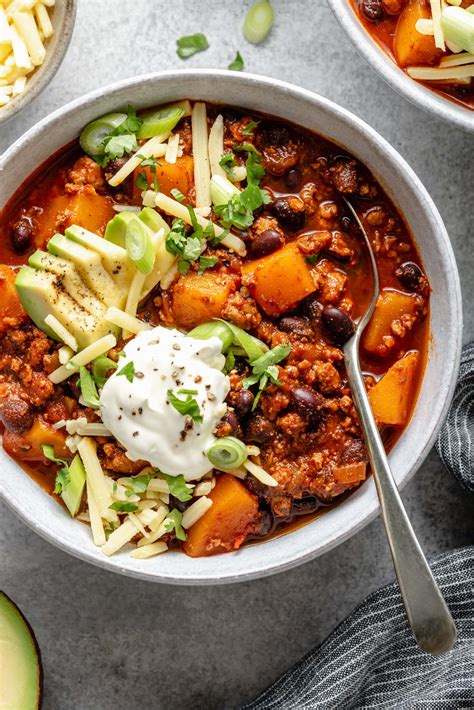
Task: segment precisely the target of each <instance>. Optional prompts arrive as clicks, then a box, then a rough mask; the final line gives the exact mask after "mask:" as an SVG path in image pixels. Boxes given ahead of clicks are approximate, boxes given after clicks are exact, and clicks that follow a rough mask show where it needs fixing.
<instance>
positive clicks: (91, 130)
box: [79, 113, 127, 156]
mask: <svg viewBox="0 0 474 710" xmlns="http://www.w3.org/2000/svg"><path fill="white" fill-rule="evenodd" d="M126 118H127V114H126V113H108V114H106V115H105V116H101V118H97V119H96V120H95V121H92V122H91V123H88V124H87V126H86V127H85V128H83V129H82V131H81V135H80V136H79V143H80V146H81V148H82V150H83V151H84V153H87V155H91V156H100V155H104V152H105V148H104V140H105V139H106V138H107V136H108V135H109V133H112V131H113V130H114V128H117V126H120V124H121V123H123V122H124V121H125V120H126Z"/></svg>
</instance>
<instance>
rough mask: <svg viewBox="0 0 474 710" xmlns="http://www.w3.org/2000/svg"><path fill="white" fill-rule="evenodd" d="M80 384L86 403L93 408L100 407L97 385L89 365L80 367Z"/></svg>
mask: <svg viewBox="0 0 474 710" xmlns="http://www.w3.org/2000/svg"><path fill="white" fill-rule="evenodd" d="M79 386H80V388H81V396H82V399H83V400H84V402H85V404H86V405H87V406H88V407H91V408H92V409H98V408H99V406H100V403H99V395H98V393H97V387H96V386H95V382H94V380H93V379H92V375H91V373H90V372H89V370H88V369H87V367H81V368H79Z"/></svg>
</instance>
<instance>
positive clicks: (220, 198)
mask: <svg viewBox="0 0 474 710" xmlns="http://www.w3.org/2000/svg"><path fill="white" fill-rule="evenodd" d="M239 194H240V190H239V189H238V188H237V187H235V185H233V184H232V183H231V181H230V180H228V179H227V178H226V177H223V176H222V175H213V176H212V178H211V200H212V204H213V205H215V206H217V205H227V204H228V202H229V200H231V198H232V197H233V196H234V195H239Z"/></svg>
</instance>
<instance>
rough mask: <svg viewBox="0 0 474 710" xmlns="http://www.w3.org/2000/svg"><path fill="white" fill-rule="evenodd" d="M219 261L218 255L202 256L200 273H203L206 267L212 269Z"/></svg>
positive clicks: (200, 258)
mask: <svg viewBox="0 0 474 710" xmlns="http://www.w3.org/2000/svg"><path fill="white" fill-rule="evenodd" d="M218 261H219V257H217V256H200V257H199V271H198V274H200V275H202V274H203V273H204V272H205V270H206V269H212V267H213V266H215V265H216V264H217V262H218Z"/></svg>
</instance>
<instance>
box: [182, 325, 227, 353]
mask: <svg viewBox="0 0 474 710" xmlns="http://www.w3.org/2000/svg"><path fill="white" fill-rule="evenodd" d="M187 335H188V336H189V337H190V338H197V339H198V340H207V339H208V338H212V337H216V338H219V340H220V341H222V352H226V351H227V350H228V349H229V348H230V346H231V345H232V343H233V341H234V335H233V333H232V330H231V328H230V327H229V326H228V325H227V323H225V322H224V321H218V320H211V321H208V322H207V323H201V325H198V326H196V328H193V329H192V330H190V331H189V333H187Z"/></svg>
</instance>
